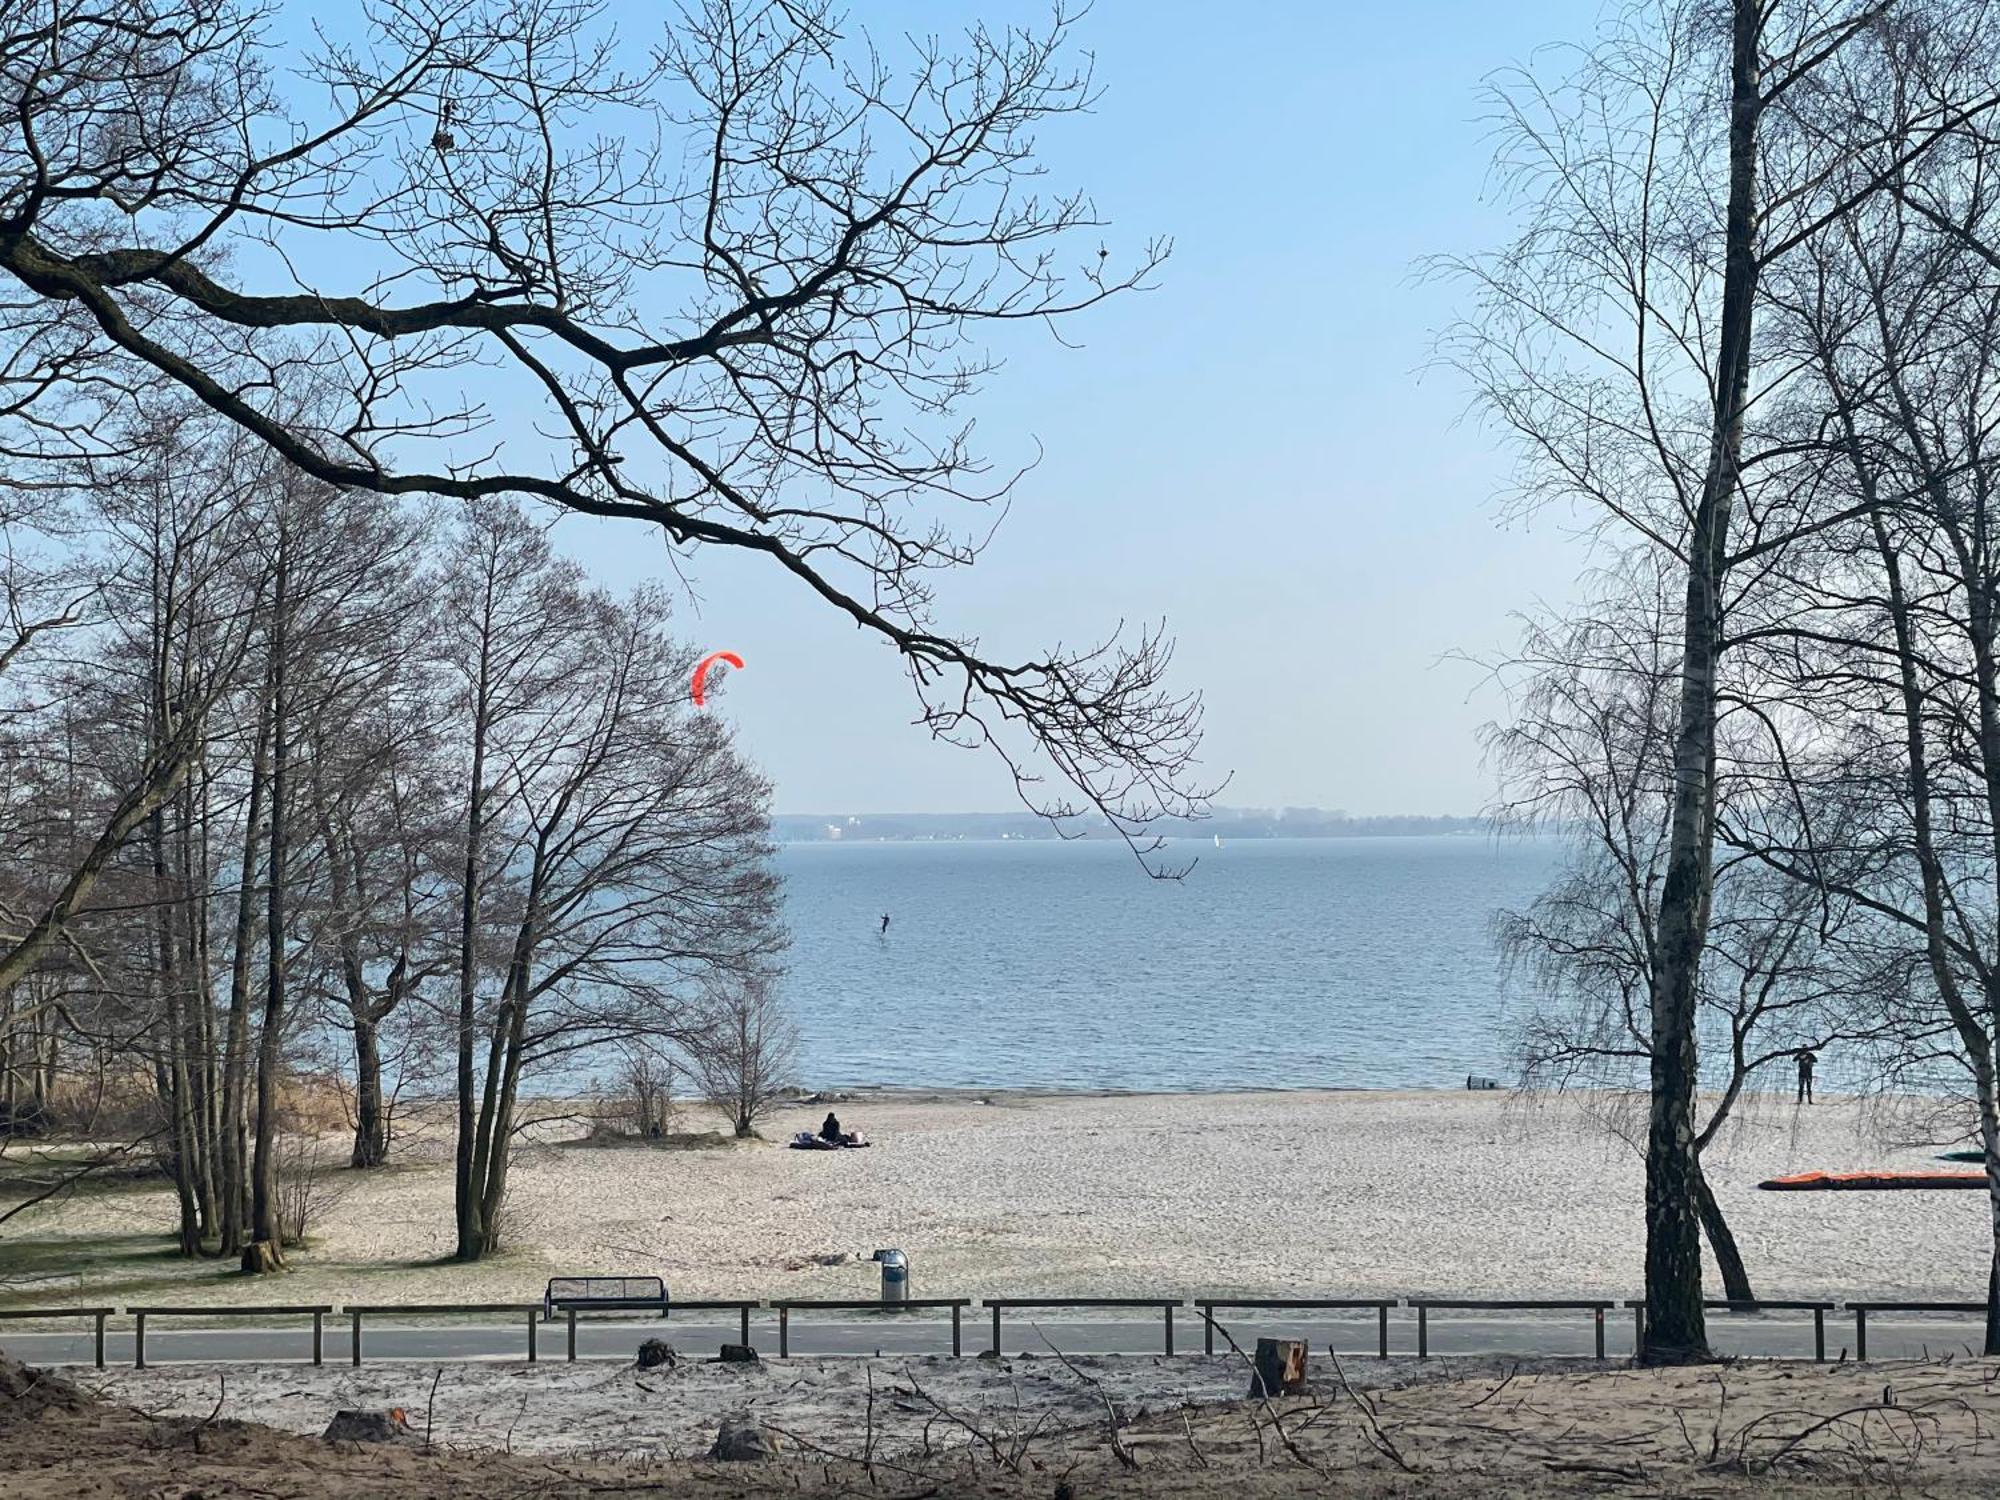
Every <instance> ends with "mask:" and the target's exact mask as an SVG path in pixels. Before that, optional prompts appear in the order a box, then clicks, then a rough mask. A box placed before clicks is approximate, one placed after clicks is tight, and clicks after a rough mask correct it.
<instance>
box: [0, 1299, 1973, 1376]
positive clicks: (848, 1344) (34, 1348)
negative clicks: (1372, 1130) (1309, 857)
mask: <svg viewBox="0 0 2000 1500" xmlns="http://www.w3.org/2000/svg"><path fill="white" fill-rule="evenodd" d="M127 1323H129V1320H127V1319H124V1318H119V1319H116V1320H114V1324H113V1327H112V1330H111V1332H110V1333H109V1336H108V1338H107V1341H106V1356H105V1357H106V1360H107V1362H110V1363H114V1364H130V1363H131V1362H132V1357H133V1350H132V1334H131V1332H130V1330H129V1326H128V1327H127V1328H124V1329H122V1330H121V1329H120V1328H119V1327H118V1326H117V1325H119V1324H127ZM1227 1326H1228V1328H1229V1331H1230V1332H1231V1333H1232V1334H1233V1335H1234V1336H1235V1337H1236V1339H1237V1340H1238V1341H1239V1342H1240V1343H1243V1344H1245V1345H1246V1346H1247V1345H1248V1344H1249V1343H1250V1342H1251V1341H1252V1340H1254V1339H1255V1338H1256V1337H1257V1335H1259V1334H1278V1335H1283V1336H1286V1337H1292V1338H1299V1337H1304V1338H1307V1339H1309V1340H1310V1341H1311V1342H1312V1345H1313V1347H1314V1349H1315V1350H1323V1349H1325V1348H1326V1347H1327V1346H1328V1345H1329V1344H1331V1345H1332V1346H1333V1347H1334V1348H1335V1349H1337V1350H1338V1351H1339V1352H1340V1353H1342V1354H1349V1353H1352V1354H1354V1355H1356V1356H1367V1355H1372V1354H1373V1353H1374V1352H1375V1348H1376V1326H1375V1320H1374V1315H1373V1314H1372V1313H1366V1314H1363V1315H1361V1316H1360V1317H1356V1318H1340V1317H1330V1316H1325V1315H1315V1316H1310V1317H1308V1316H1305V1315H1299V1314H1284V1313H1271V1314H1260V1315H1254V1316H1251V1315H1245V1316H1240V1317H1237V1318H1235V1319H1231V1320H1229V1321H1228V1323H1227ZM1037 1329H1039V1330H1040V1332H1039V1333H1038V1332H1037ZM663 1332H664V1334H665V1336H666V1337H667V1338H668V1339H669V1340H670V1341H671V1342H673V1343H674V1344H675V1345H676V1346H678V1347H679V1348H680V1349H681V1350H682V1351H683V1352H686V1353H695V1352H703V1351H709V1350H713V1349H714V1348H715V1347H717V1346H718V1345H720V1344H723V1343H734V1342H735V1341H736V1339H737V1336H738V1327H737V1324H736V1322H735V1320H734V1319H733V1318H730V1317H728V1316H726V1315H725V1316H724V1317H721V1318H717V1317H714V1316H712V1315H708V1314H691V1315H689V1316H688V1317H687V1318H685V1319H683V1318H674V1319H672V1320H671V1321H669V1322H667V1323H666V1324H664V1325H662V1324H661V1323H659V1322H622V1321H621V1322H612V1321H609V1320H605V1321H599V1320H595V1319H593V1320H592V1321H590V1322H587V1323H585V1322H579V1324H578V1326H577V1356H578V1358H580V1359H604V1360H613V1359H615V1360H628V1359H630V1358H631V1357H632V1352H633V1350H634V1349H635V1348H636V1347H637V1345H638V1343H639V1341H640V1340H641V1339H644V1338H649V1337H656V1336H659V1335H661V1334H662V1333H663ZM1709 1333H1710V1339H1711V1341H1712V1343H1713V1344H1714V1346H1715V1348H1716V1350H1717V1352H1719V1353H1725V1354H1740V1355H1751V1356H1769V1357H1778V1358H1787V1359H1810V1358H1812V1354H1813V1326H1812V1316H1811V1314H1810V1313H1801V1314H1791V1313H1768V1314H1761V1315H1743V1314H1737V1315H1730V1316H1725V1315H1722V1314H1711V1315H1710V1322H1709ZM1174 1334H1175V1347H1176V1348H1177V1349H1178V1350H1179V1351H1180V1352H1181V1353H1188V1352H1191V1351H1195V1350H1199V1349H1200V1348H1201V1345H1202V1329H1201V1323H1200V1318H1199V1316H1198V1315H1196V1314H1194V1313H1192V1312H1191V1311H1189V1310H1185V1309H1183V1310H1181V1311H1179V1312H1177V1313H1176V1315H1175V1319H1174ZM1044 1335H1046V1338H1047V1342H1044V1338H1043V1336H1044ZM1979 1336H1980V1322H1979V1319H1978V1318H1977V1317H1952V1316H1930V1317H1901V1318H1891V1317H1888V1316H1875V1317H1871V1318H1870V1319H1869V1320H1868V1353H1869V1357H1870V1358H1871V1359H1903V1358H1912V1357H1916V1356H1920V1355H1924V1354H1939V1353H1945V1352H1954V1353H1964V1352H1966V1350H1967V1349H1968V1347H1969V1348H1971V1349H1976V1348H1977V1347H1978V1340H1979ZM565 1337H566V1335H565V1328H564V1325H563V1324H562V1323H560V1322H557V1323H545V1324H543V1325H541V1328H540V1330H539V1343H540V1357H541V1358H542V1359H543V1360H555V1361H560V1360H562V1359H563V1358H564V1357H565V1353H566V1350H565ZM751 1337H752V1340H753V1342H755V1343H756V1345H757V1346H758V1348H759V1349H760V1350H761V1351H762V1352H763V1353H764V1354H766V1355H775V1354H776V1353H777V1347H778V1329H777V1317H776V1315H775V1314H774V1313H769V1312H760V1313H758V1314H756V1315H755V1318H754V1320H753V1322H752V1324H751ZM1593 1337H1594V1331H1593V1328H1592V1324H1591V1319H1590V1315H1589V1314H1588V1313H1584V1312H1578V1313H1575V1314H1568V1313H1563V1314H1547V1313H1532V1314H1519V1315H1506V1316H1503V1315H1495V1314H1490V1313H1464V1314H1453V1313H1449V1312H1436V1313H1433V1314H1432V1316H1431V1322H1430V1349H1431V1353H1432V1354H1434V1355H1454V1356H1456V1355H1474V1354H1484V1355H1500V1356H1503V1357H1504V1356H1507V1355H1520V1356H1524V1357H1525V1356H1528V1355H1557V1356H1581V1357H1587V1356H1589V1355H1590V1353H1591V1352H1592V1347H1593ZM348 1341H349V1331H348V1322H347V1319H346V1318H345V1317H343V1316H339V1315H335V1316H332V1317H329V1318H328V1319H327V1321H326V1335H325V1345H324V1357H325V1359H326V1360H327V1362H328V1363H343V1364H344V1363H346V1362H347V1361H348V1359H349V1357H350V1352H351V1351H350V1349H349V1342H348ZM991 1342H992V1324H991V1322H990V1321H989V1315H986V1314H983V1313H981V1312H980V1310H979V1309H976V1308H974V1309H969V1310H968V1312H967V1315H966V1318H965V1325H964V1351H965V1353H966V1354H968V1355H972V1354H976V1353H978V1352H979V1351H981V1350H983V1349H985V1348H987V1347H989V1346H990V1344H991ZM1826 1342H1827V1356H1828V1358H1830V1359H1839V1358H1841V1357H1842V1356H1843V1354H1847V1355H1851V1354H1852V1353H1853V1350H1854V1320H1853V1315H1852V1314H1829V1315H1828V1317H1827V1327H1826ZM1050 1343H1053V1344H1054V1345H1055V1346H1056V1347H1058V1348H1060V1349H1062V1350H1063V1351H1064V1352H1065V1353H1078V1354H1080V1353H1097V1354H1158V1353H1161V1352H1162V1349H1163V1340H1162V1330H1161V1324H1160V1320H1159V1319H1158V1318H1157V1317H1155V1318H1152V1319H1150V1320H1145V1319H1139V1318H1120V1319H1115V1320H1113V1319H1104V1320H1094V1321H1085V1320H1081V1319H1035V1320H1031V1319H1030V1317H1029V1316H1028V1315H1027V1314H1026V1313H1014V1314H1010V1315H1008V1316H1007V1317H1006V1319H1005V1321H1004V1323H1003V1325H1002V1348H1003V1349H1004V1350H1005V1351H1006V1352H1007V1353H1008V1354H1010V1355H1012V1354H1018V1353H1022V1352H1041V1353H1046V1352H1047V1351H1048V1348H1049V1344H1050ZM1220 1343H1221V1341H1220V1340H1218V1344H1220ZM311 1346H312V1338H311V1327H310V1319H307V1318H303V1317H302V1318H298V1319H296V1320H294V1321H291V1322H290V1323H289V1326H286V1325H285V1324H283V1323H278V1322H274V1323H273V1324H272V1326H268V1327H255V1328H247V1327H240V1326H227V1327H215V1326H210V1327H206V1328H186V1327H181V1328H176V1327H175V1326H173V1325H172V1324H163V1323H161V1322H158V1321H152V1322H150V1323H149V1326H148V1327H147V1330H146V1359H147V1363H148V1364H155V1365H158V1364H170V1363H177V1362H197V1363H212V1362H224V1361H227V1362H254V1363H268V1362H283V1361H298V1360H307V1359H310V1358H311V1352H312V1350H311ZM1223 1347H1226V1345H1224V1346H1223ZM1389 1347H1390V1352H1391V1353H1392V1354H1393V1355H1399V1356H1401V1355H1414V1354H1415V1353H1416V1347H1417V1330H1416V1316H1415V1314H1414V1313H1412V1312H1409V1311H1407V1310H1403V1309H1398V1310H1397V1311H1396V1312H1395V1313H1393V1314H1392V1315H1391V1317H1390V1320H1389ZM0 1349H4V1350H5V1351H6V1352H7V1353H8V1354H11V1355H13V1356H14V1357H15V1358H17V1359H21V1360H25V1361H27V1362H29V1363H31V1364H39V1365H57V1364H88V1363H89V1362H90V1360H91V1337H90V1331H89V1325H88V1324H87V1323H85V1322H82V1321H81V1320H79V1325H78V1331H77V1332H75V1333H47V1332H34V1333H30V1332H26V1331H22V1330H19V1329H17V1328H15V1327H13V1326H12V1325H8V1324H4V1323H0ZM790 1349H791V1352H792V1353H793V1354H795V1355H826V1354H836V1355H838V1354H845V1355H856V1354H876V1353H881V1354H887V1355H896V1354H948V1353H950V1351H951V1325H950V1322H949V1321H948V1319H946V1318H944V1317H940V1316H933V1315H930V1314H914V1313H912V1314H902V1315H900V1316H895V1317H893V1318H890V1317H872V1318H871V1317H867V1316H860V1317H857V1316H855V1315H852V1314H821V1315H819V1316H817V1317H815V1316H813V1315H811V1314H806V1313H799V1314H795V1315H794V1316H793V1319H792V1323H791V1330H790ZM363 1351H364V1353H365V1354H366V1356H367V1358H368V1359H369V1360H370V1361H374V1360H378V1359H380V1360H422V1361H437V1360H457V1359H515V1360H518V1359H523V1358H525V1357H526V1353H527V1327H526V1323H525V1321H522V1322H515V1323H507V1324H499V1323H496V1322H495V1321H494V1320H491V1319H485V1318H480V1319H470V1320H467V1321H464V1322H461V1323H459V1324H457V1325H455V1326H430V1327H421V1328H407V1327H406V1328H398V1327H392V1326H391V1325H390V1324H389V1323H388V1321H387V1320H386V1319H371V1320H370V1321H369V1322H368V1323H367V1324H366V1325H365V1328H364V1333H363ZM1605 1352H1606V1353H1607V1354H1608V1355H1609V1356H1610V1357H1611V1358H1613V1359H1620V1358H1624V1357H1626V1356H1628V1355H1630V1353H1631V1352H1632V1322H1631V1316H1630V1314H1629V1313H1618V1314H1614V1315H1612V1316H1610V1317H1609V1318H1608V1319H1607V1321H1606V1326H1605Z"/></svg>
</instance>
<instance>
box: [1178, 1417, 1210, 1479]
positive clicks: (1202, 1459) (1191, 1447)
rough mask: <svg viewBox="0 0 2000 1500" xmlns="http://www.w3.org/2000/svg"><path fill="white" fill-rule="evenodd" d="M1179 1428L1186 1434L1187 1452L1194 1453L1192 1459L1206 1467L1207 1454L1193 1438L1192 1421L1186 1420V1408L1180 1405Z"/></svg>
mask: <svg viewBox="0 0 2000 1500" xmlns="http://www.w3.org/2000/svg"><path fill="white" fill-rule="evenodd" d="M1181 1430H1182V1431H1183V1432H1185V1433H1186V1434H1187V1445H1188V1452H1190V1453H1192V1454H1193V1455H1194V1461H1195V1462H1196V1463H1198V1464H1200V1465H1201V1466H1202V1467H1203V1468H1204V1469H1205V1468H1207V1467H1208V1455H1207V1454H1205V1453H1203V1452H1202V1451H1201V1445H1200V1444H1199V1443H1197V1442H1196V1441H1195V1440H1194V1423H1193V1422H1191V1421H1189V1420H1188V1409H1187V1407H1185V1406H1183V1407H1181Z"/></svg>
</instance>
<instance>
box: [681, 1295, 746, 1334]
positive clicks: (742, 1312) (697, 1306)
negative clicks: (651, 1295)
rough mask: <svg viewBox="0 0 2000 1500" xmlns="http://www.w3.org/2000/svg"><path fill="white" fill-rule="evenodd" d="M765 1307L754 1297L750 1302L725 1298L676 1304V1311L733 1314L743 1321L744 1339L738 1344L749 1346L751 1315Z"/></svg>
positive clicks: (742, 1331)
mask: <svg viewBox="0 0 2000 1500" xmlns="http://www.w3.org/2000/svg"><path fill="white" fill-rule="evenodd" d="M763 1305H764V1304H763V1303H761V1302H759V1301H758V1300H757V1299H756V1298H754V1297H752V1298H749V1299H748V1300H745V1299H742V1298H737V1299H734V1300H731V1299H728V1298H724V1299H722V1300H721V1301H715V1302H676V1303H675V1304H674V1310H675V1311H676V1312H733V1313H735V1314H737V1316H738V1317H739V1318H740V1319H741V1333H742V1337H741V1338H740V1339H739V1340H738V1342H739V1343H744V1344H747V1343H749V1342H750V1314H752V1313H753V1312H755V1311H757V1309H758V1308H760V1307H762V1306H763Z"/></svg>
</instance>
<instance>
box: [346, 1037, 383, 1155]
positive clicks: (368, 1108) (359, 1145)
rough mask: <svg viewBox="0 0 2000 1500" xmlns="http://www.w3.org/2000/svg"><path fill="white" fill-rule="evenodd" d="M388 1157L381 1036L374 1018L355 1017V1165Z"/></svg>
mask: <svg viewBox="0 0 2000 1500" xmlns="http://www.w3.org/2000/svg"><path fill="white" fill-rule="evenodd" d="M388 1159H389V1133H388V1123H387V1121H385V1120H384V1119H383V1117H382V1039H381V1033H380V1029H379V1028H378V1027H377V1026H376V1024H375V1023H374V1022H373V1021H369V1020H365V1019H363V1018H362V1017H360V1016H356V1017H355V1018H354V1155H353V1157H352V1164H353V1165H354V1166H357V1167H379V1166H381V1165H382V1163H384V1162H385V1161H387V1160H388Z"/></svg>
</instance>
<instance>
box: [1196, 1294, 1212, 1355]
mask: <svg viewBox="0 0 2000 1500" xmlns="http://www.w3.org/2000/svg"><path fill="white" fill-rule="evenodd" d="M1195 1306H1196V1307H1198V1308H1200V1309H1201V1352H1202V1353H1203V1354H1213V1353H1215V1304H1214V1303H1213V1302H1197V1303H1195Z"/></svg>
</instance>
